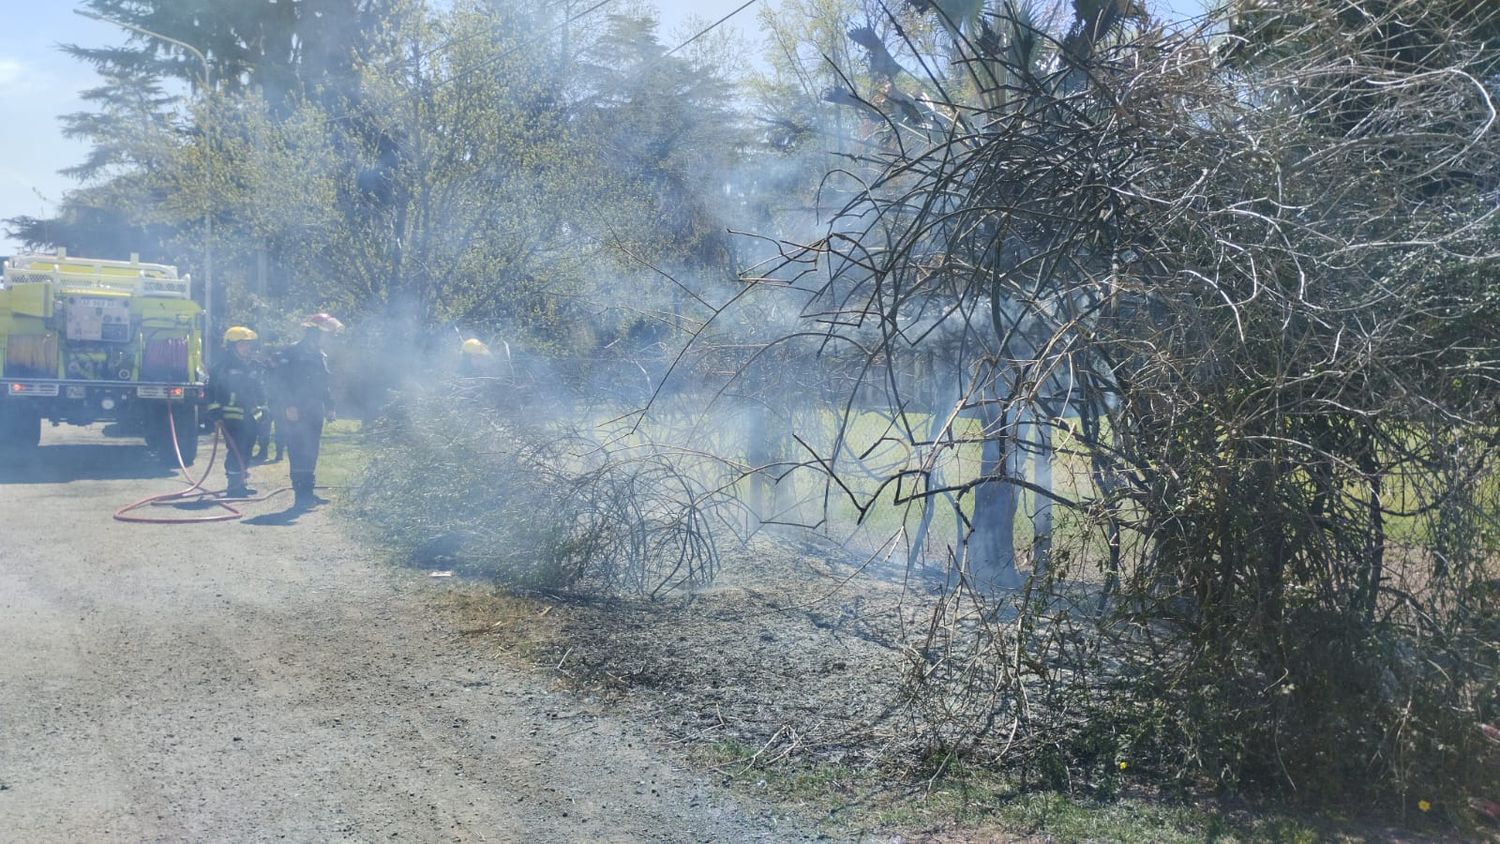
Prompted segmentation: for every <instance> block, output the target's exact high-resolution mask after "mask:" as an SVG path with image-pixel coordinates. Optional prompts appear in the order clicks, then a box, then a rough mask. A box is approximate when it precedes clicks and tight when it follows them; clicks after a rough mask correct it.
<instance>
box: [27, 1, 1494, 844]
mask: <svg viewBox="0 0 1500 844" xmlns="http://www.w3.org/2000/svg"><path fill="white" fill-rule="evenodd" d="M85 5H87V6H88V7H90V8H92V9H94V10H95V11H97V12H99V13H101V14H102V15H104V16H106V17H112V18H114V19H116V20H120V21H126V22H130V23H133V24H136V25H139V26H145V27H148V28H151V29H153V30H160V31H162V32H164V33H165V34H168V35H171V36H172V37H176V38H180V39H181V40H183V41H186V42H189V43H195V44H199V45H201V46H202V47H204V48H205V49H207V50H209V51H210V55H211V56H212V57H213V60H214V61H215V62H217V63H218V68H217V70H216V72H215V74H214V75H215V77H216V78H217V79H218V80H220V82H219V83H218V84H215V85H213V86H211V87H208V88H204V87H202V86H201V85H200V83H201V81H202V80H201V79H199V78H198V77H195V75H194V74H195V73H196V71H195V70H194V67H193V65H192V63H191V62H187V61H185V60H184V56H183V55H182V54H179V53H173V52H171V51H170V50H169V49H168V48H166V47H163V46H162V45H161V44H160V43H158V42H152V41H151V40H150V39H149V38H146V37H144V36H143V37H140V38H133V39H132V40H131V41H129V42H128V44H127V46H126V47H124V48H119V49H93V48H76V49H75V50H74V51H75V53H76V54H77V55H78V56H79V57H80V58H83V59H85V60H88V61H91V62H93V63H94V64H95V65H96V66H98V67H99V68H100V70H101V71H102V72H103V74H104V80H105V84H104V85H103V86H102V87H101V88H100V89H98V90H97V91H95V92H93V93H92V94H91V95H90V96H91V99H92V100H93V102H94V103H96V104H97V106H98V109H99V110H98V111H97V112H95V113H89V114H83V115H74V116H72V117H70V118H68V119H69V121H70V126H71V127H72V129H73V131H75V132H77V133H79V134H80V135H83V136H85V137H88V138H90V139H91V140H92V141H94V143H95V148H96V154H95V156H94V157H93V158H91V159H90V161H88V162H85V163H84V164H83V165H81V166H80V168H79V169H78V173H77V175H79V176H80V177H81V179H82V180H83V181H82V183H81V186H80V188H79V189H78V191H76V192H75V193H74V194H72V195H70V197H69V199H68V201H67V202H66V203H65V204H64V206H63V208H62V210H61V212H60V214H59V216H58V218H57V219H54V220H35V219H26V218H22V219H18V220H13V221H11V224H12V226H13V228H14V229H15V231H16V232H18V233H19V235H20V236H22V237H24V238H26V239H27V240H28V241H29V242H31V243H33V244H35V245H37V246H53V245H64V246H68V247H69V248H70V249H74V250H76V251H80V252H89V251H91V250H92V251H96V252H97V251H99V250H101V249H105V250H107V249H110V248H114V245H116V244H120V243H125V242H131V243H135V242H140V241H144V242H147V243H149V244H150V247H149V248H148V249H146V250H142V251H146V252H148V253H149V252H150V251H151V250H155V252H156V253H157V254H155V255H150V256H149V257H164V258H169V259H172V260H175V261H177V262H179V263H191V262H192V261H193V260H195V258H194V256H195V255H196V254H198V249H199V247H200V245H201V243H202V240H203V239H204V237H206V236H207V235H208V228H209V227H208V225H206V223H205V221H212V229H213V232H214V238H215V242H216V244H217V246H218V249H219V258H220V263H221V266H220V270H219V272H220V274H221V276H222V277H223V279H224V284H225V287H226V289H227V291H228V296H227V299H228V301H229V306H228V309H227V312H228V313H229V314H236V315H238V314H245V315H251V316H254V317H255V318H256V319H260V320H263V321H264V322H266V323H267V324H268V325H274V324H278V323H281V322H284V321H285V320H286V318H287V315H289V314H293V313H296V312H299V311H302V310H307V309H314V308H317V309H325V308H326V309H331V310H336V311H338V312H339V313H340V315H341V316H343V317H347V320H346V321H348V322H350V323H351V324H352V325H353V326H355V329H354V332H353V335H354V336H353V338H352V339H351V340H350V341H349V343H348V344H347V346H346V347H345V348H344V349H343V350H342V351H341V354H340V355H339V356H338V358H337V360H336V364H337V368H338V369H339V370H340V372H341V375H342V380H343V384H342V388H341V389H342V393H343V396H342V401H341V405H342V406H344V407H346V408H348V409H349V410H350V412H353V413H355V414H357V415H358V416H360V417H361V418H362V420H363V422H364V426H363V429H362V433H360V434H359V435H358V440H357V444H356V441H355V440H353V439H351V438H352V437H353V436H354V435H353V434H349V433H346V432H345V430H344V429H342V428H337V427H336V428H335V429H334V430H333V432H332V439H331V441H330V452H329V455H328V457H327V458H326V459H328V460H329V461H330V465H331V467H332V472H333V473H334V474H335V475H341V476H342V478H343V479H347V483H348V484H349V485H350V495H349V502H348V503H349V506H348V510H347V512H349V513H350V514H351V515H353V516H354V517H355V518H357V519H359V520H360V524H361V525H363V526H365V527H367V528H368V530H369V531H370V532H371V534H372V535H373V536H375V537H377V538H379V539H380V540H381V541H382V543H384V544H385V545H387V546H388V547H390V548H392V549H394V550H395V551H396V553H397V555H398V556H399V557H401V558H402V559H403V560H405V561H407V562H409V563H411V564H413V565H416V566H421V567H424V568H432V569H442V570H456V571H460V572H462V573H465V574H469V575H473V576H476V577H483V578H488V579H492V580H494V581H495V582H497V583H499V584H501V585H503V586H504V587H505V588H506V589H508V590H510V591H511V592H512V593H514V594H516V595H523V596H543V597H545V598H546V600H548V601H552V602H554V603H553V604H549V605H548V606H556V607H557V610H556V611H555V613H554V614H553V616H551V618H552V619H553V621H552V622H550V623H551V624H555V625H556V626H555V628H552V629H555V630H556V631H557V636H556V638H555V639H550V638H549V639H546V640H543V641H535V640H533V641H530V642H529V643H528V644H527V645H526V653H527V654H528V655H534V658H535V659H536V660H537V661H538V662H539V663H542V664H549V665H551V667H552V669H553V670H555V671H558V672H561V673H563V674H565V675H567V676H569V677H571V678H572V679H573V680H574V681H575V682H577V683H578V684H579V686H580V688H583V689H587V690H590V692H591V693H595V692H597V693H608V694H610V695H612V696H615V697H617V698H618V699H619V700H620V702H621V705H629V704H630V702H631V701H646V702H648V703H649V707H648V711H650V712H652V713H654V714H653V716H652V717H654V718H657V719H658V720H660V721H661V723H662V729H663V730H665V731H666V732H667V734H668V735H669V736H670V737H671V740H672V741H674V742H680V743H681V744H683V745H684V746H686V747H688V748H695V750H693V751H692V752H693V753H696V754H698V755H699V758H701V759H703V760H705V764H708V765H710V766H712V767H715V769H718V770H724V769H726V768H727V769H730V770H733V771H734V772H735V773H734V774H733V775H732V776H730V779H732V780H735V781H738V782H741V783H746V782H748V783H750V784H752V785H753V786H754V787H762V786H760V785H759V783H760V782H761V781H762V780H764V782H765V783H766V784H765V785H764V786H763V788H764V789H765V790H768V791H770V792H773V793H779V794H782V795H783V796H784V797H785V798H786V799H788V800H791V801H793V802H797V801H804V802H805V801H813V802H816V801H814V798H813V797H812V796H811V795H812V793H813V792H814V791H818V790H819V788H820V787H821V786H819V784H820V783H821V784H823V785H827V786H830V787H831V788H832V790H833V792H834V793H836V794H838V793H844V791H841V789H843V786H844V785H845V784H846V783H847V784H849V788H848V790H847V791H848V793H849V794H851V795H852V794H856V793H869V792H871V791H879V790H880V788H879V785H878V784H886V785H889V787H890V788H891V789H893V790H894V792H895V793H900V794H908V795H909V794H920V795H921V799H920V800H918V799H915V798H908V797H902V798H900V799H894V800H890V801H884V800H882V801H876V803H875V804H872V806H871V808H870V809H869V810H868V811H865V810H858V811H855V810H852V809H851V810H850V814H855V815H858V820H856V821H853V823H854V824H855V826H860V825H863V824H869V825H871V826H872V827H883V826H885V825H890V826H895V827H906V826H909V825H916V826H918V827H920V826H921V823H920V821H919V820H918V818H917V817H916V816H917V815H919V814H920V813H921V812H923V811H927V812H936V813H938V814H941V815H943V816H944V818H945V819H946V818H949V817H951V818H952V820H953V822H955V823H960V824H970V823H977V824H983V823H994V824H996V825H998V826H1000V827H1003V828H1005V829H1006V830H1010V831H1020V832H1023V833H1038V834H1047V835H1053V836H1056V837H1061V838H1078V839H1087V838H1091V837H1098V838H1120V839H1122V840H1131V839H1132V838H1135V839H1139V840H1148V839H1149V840H1159V839H1160V840H1167V839H1170V838H1171V837H1173V836H1178V837H1182V838H1188V837H1191V838H1195V839H1196V838H1216V837H1220V836H1221V835H1223V836H1228V837H1229V838H1231V839H1232V838H1235V837H1244V838H1261V837H1277V838H1288V839H1292V840H1296V839H1299V838H1306V837H1309V836H1314V837H1316V836H1321V835H1323V834H1324V833H1325V832H1326V831H1327V830H1326V827H1323V826H1319V825H1316V824H1314V825H1307V826H1304V825H1303V823H1302V822H1300V821H1295V820H1281V819H1278V818H1279V816H1276V815H1274V814H1271V813H1268V812H1266V811H1264V810H1263V809H1262V810H1260V811H1257V812H1253V813H1251V815H1249V816H1245V817H1241V816H1239V815H1237V814H1235V813H1234V812H1229V813H1227V814H1226V813H1223V812H1221V811H1220V810H1219V809H1217V808H1204V807H1207V806H1213V805H1222V803H1221V802H1219V801H1235V800H1241V801H1246V804H1247V805H1254V806H1261V807H1265V806H1278V807H1287V808H1289V809H1290V808H1295V809H1296V810H1297V811H1307V812H1311V813H1317V812H1329V811H1334V812H1342V813H1344V815H1343V817H1348V818H1350V819H1351V821H1350V825H1352V826H1354V827H1356V828H1362V827H1361V824H1360V823H1359V822H1358V819H1359V818H1365V817H1369V818H1379V819H1381V820H1380V822H1381V823H1385V822H1387V821H1389V822H1391V823H1397V824H1411V825H1415V826H1418V827H1421V828H1422V829H1427V830H1433V829H1436V830H1439V831H1440V832H1444V833H1451V834H1463V833H1469V834H1473V833H1478V832H1479V831H1481V830H1490V831H1493V824H1496V823H1500V805H1497V804H1496V803H1495V802H1492V801H1496V800H1500V794H1497V793H1495V792H1496V789H1495V785H1494V784H1495V783H1496V782H1500V729H1497V728H1496V726H1495V725H1496V724H1497V722H1500V556H1497V555H1500V520H1497V517H1500V497H1497V492H1500V478H1497V475H1496V466H1495V461H1496V449H1497V446H1500V440H1497V438H1496V435H1495V432H1496V431H1497V430H1500V416H1497V412H1500V392H1497V390H1496V385H1497V384H1500V335H1497V333H1496V332H1497V329H1496V326H1497V325H1500V312H1497V305H1500V285H1497V271H1500V256H1497V255H1496V253H1495V251H1494V243H1495V242H1496V236H1497V235H1500V224H1497V216H1496V211H1497V196H1500V176H1497V174H1500V166H1497V165H1500V120H1497V114H1500V110H1497V108H1496V103H1497V93H1500V88H1497V85H1500V8H1496V7H1493V6H1492V5H1490V4H1475V3H1470V2H1463V1H1462V0H1422V1H1419V0H1287V2H1278V3H1256V2H1250V1H1249V0H1234V2H1226V3H1223V4H1219V5H1216V6H1214V7H1213V8H1211V9H1210V10H1208V11H1207V12H1206V13H1205V14H1204V15H1203V16H1201V17H1199V18H1196V19H1192V20H1186V21H1164V20H1160V19H1157V18H1156V17H1153V15H1152V14H1151V13H1150V11H1149V10H1148V9H1147V8H1145V7H1144V6H1143V5H1142V4H1139V3H1136V2H1132V0H1073V2H1066V3H1057V4H1050V3H1043V2H1023V0H995V2H982V1H981V0H974V2H917V1H916V0H912V2H903V3H895V2H881V0H817V2H812V0H786V2H783V3H782V4H780V5H779V6H777V7H775V8H771V7H766V8H762V9H759V10H758V14H759V24H760V29H761V31H763V32H764V33H765V35H766V43H765V44H764V45H763V47H764V54H763V65H762V67H761V68H760V69H759V70H757V71H755V72H753V73H752V72H747V71H745V70H744V69H743V67H742V66H741V65H737V64H736V63H735V62H734V57H735V55H736V54H737V52H738V51H740V50H742V48H743V45H735V44H732V43H730V42H728V41H727V40H725V36H724V32H725V30H723V29H722V28H716V27H714V26H711V25H709V24H710V23H711V22H705V23H704V25H703V26H702V27H696V28H692V30H691V31H689V32H685V33H681V34H672V35H671V36H666V35H663V34H662V33H661V32H659V31H658V28H657V26H656V24H655V23H654V21H653V20H652V18H651V17H650V16H649V14H647V13H646V12H645V10H644V9H642V8H640V7H636V6H634V5H631V4H629V3H626V2H623V0H622V2H620V3H618V4H609V3H605V4H598V5H594V4H588V5H585V4H580V3H571V4H570V3H564V4H544V3H532V2H527V0H493V1H492V2H491V1H490V0H459V2H455V3H452V4H447V5H444V6H443V7H442V8H432V7H429V6H427V5H426V4H423V3H420V2H405V0H343V2H341V3H335V4H334V5H336V6H338V7H339V13H338V14H337V15H329V14H327V13H324V14H314V13H312V12H311V11H310V10H309V5H308V4H298V3H290V4H288V3H266V4H264V5H263V6H261V5H257V4H243V3H240V2H233V3H231V0H215V2H213V3H209V4H208V5H207V7H205V8H207V9H208V10H209V11H207V12H205V11H204V10H198V11H192V12H191V13H189V10H188V9H187V6H186V5H185V4H183V3H181V2H174V0H150V2H141V0H131V2H126V0H88V2H87V3H86V4H85ZM198 5H202V4H198ZM231 5H233V7H234V9H235V10H236V11H235V13H234V14H231V13H230V7H231ZM606 7H608V8H606ZM195 8H196V7H195ZM258 15H259V16H260V17H257V16H258ZM242 16H248V19H253V20H255V21H257V23H256V24H255V26H256V27H258V28H256V29H254V31H255V32H258V33H260V34H259V35H257V36H256V37H255V38H251V37H249V36H247V35H246V33H247V32H249V31H251V30H250V29H246V28H245V26H244V25H242V24H241V23H240V21H241V20H242ZM278 44H279V45H281V46H282V47H286V45H307V44H318V45H320V49H318V50H309V49H280V48H276V47H275V45H278ZM184 85H186V86H188V90H187V92H186V93H185V94H183V95H181V96H179V95H176V94H173V93H168V92H169V91H179V90H181V89H182V87H183V86H184ZM131 249H132V250H137V247H135V246H132V247H131ZM471 336H479V337H481V338H482V339H484V340H486V341H488V342H489V348H490V352H491V354H490V356H488V357H486V358H484V359H483V360H482V362H480V363H478V364H474V365H471V366H467V367H465V368H464V369H463V371H462V372H460V366H459V355H458V348H459V342H460V341H461V340H462V339H464V338H467V337H471ZM473 363H474V362H472V361H471V364H473ZM366 460H368V463H367V464H365V462H364V461H366ZM340 482H341V483H342V482H344V481H342V480H341V481H340ZM498 606H499V607H500V609H505V608H507V607H509V608H514V606H515V604H514V603H511V602H509V601H501V602H500V604H499V605H498ZM497 611H498V610H497ZM506 611H507V612H508V611H509V610H506ZM543 611H544V608H541V609H537V611H536V612H537V614H538V617H540V613H541V612H543ZM501 621H503V619H501ZM500 627H501V628H502V629H503V628H504V627H505V625H504V624H501V625H500ZM496 635H502V634H496ZM822 790H823V791H825V792H826V791H828V790H829V789H828V788H823V789H822ZM861 799H862V798H861ZM851 800H852V801H854V802H856V803H857V802H858V801H857V800H854V798H852V797H851ZM818 805H820V806H823V807H825V808H824V809H823V810H824V811H827V812H829V813H831V814H837V815H842V814H845V813H844V811H843V810H842V809H840V808H839V807H838V806H837V805H830V804H818ZM851 805H853V803H851ZM1181 807H1185V808H1181ZM946 822H947V821H946V820H945V823H946ZM1137 822H1139V823H1137ZM1334 826H1338V824H1337V823H1336V822H1335V823H1334ZM1230 827H1233V831H1232V832H1231V831H1228V830H1229V828H1230Z"/></svg>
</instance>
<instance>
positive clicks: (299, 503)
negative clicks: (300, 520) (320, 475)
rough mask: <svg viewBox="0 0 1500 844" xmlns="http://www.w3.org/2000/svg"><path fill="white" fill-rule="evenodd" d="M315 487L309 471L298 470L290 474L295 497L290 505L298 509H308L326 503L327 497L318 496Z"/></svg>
mask: <svg viewBox="0 0 1500 844" xmlns="http://www.w3.org/2000/svg"><path fill="white" fill-rule="evenodd" d="M316 488H317V485H316V483H315V482H314V480H313V475H312V473H311V472H298V473H297V474H295V475H293V476H292V492H293V493H295V494H296V499H295V500H294V501H293V502H292V506H293V507H296V508H298V509H299V510H309V509H312V508H313V507H316V506H318V505H319V504H327V503H328V499H326V498H320V497H319V496H318V494H317V493H316V492H314V490H315V489H316Z"/></svg>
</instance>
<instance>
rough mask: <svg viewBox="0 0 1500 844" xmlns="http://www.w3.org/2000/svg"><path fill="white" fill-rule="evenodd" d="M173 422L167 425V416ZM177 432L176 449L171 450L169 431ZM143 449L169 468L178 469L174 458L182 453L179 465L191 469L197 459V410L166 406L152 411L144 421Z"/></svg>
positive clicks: (180, 406)
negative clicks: (144, 443) (153, 453)
mask: <svg viewBox="0 0 1500 844" xmlns="http://www.w3.org/2000/svg"><path fill="white" fill-rule="evenodd" d="M168 414H171V416H172V419H171V421H170V422H168V419H167V416H168ZM174 424H175V426H176V430H177V448H176V449H174V448H172V430H173V427H172V426H173V425H174ZM146 447H147V448H149V449H151V450H152V451H154V452H156V456H157V459H159V460H161V462H162V464H163V465H165V466H168V467H170V468H173V469H176V468H177V454H178V452H179V451H180V452H181V453H182V465H184V466H191V465H193V461H195V460H197V459H198V408H196V407H193V406H192V405H186V406H184V405H166V404H163V405H161V406H159V407H154V408H151V410H150V413H149V414H148V415H147V417H146Z"/></svg>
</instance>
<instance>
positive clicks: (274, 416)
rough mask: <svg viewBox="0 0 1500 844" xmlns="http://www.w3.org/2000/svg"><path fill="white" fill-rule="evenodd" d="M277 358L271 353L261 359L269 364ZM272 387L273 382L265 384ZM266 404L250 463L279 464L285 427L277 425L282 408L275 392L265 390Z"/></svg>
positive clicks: (283, 453)
mask: <svg viewBox="0 0 1500 844" xmlns="http://www.w3.org/2000/svg"><path fill="white" fill-rule="evenodd" d="M278 357H279V354H278V353H274V352H273V353H272V354H269V355H263V357H262V359H263V360H266V361H268V362H269V361H275V360H277V359H278ZM268 381H269V379H268ZM274 386H275V384H274V382H270V383H268V384H267V387H274ZM266 404H267V406H268V407H269V408H270V412H269V413H267V414H265V416H264V417H263V418H262V419H261V420H260V425H259V426H258V429H257V431H256V434H255V453H254V454H252V455H251V456H250V461H251V462H252V463H280V462H281V460H282V457H283V456H284V455H285V454H286V426H285V425H284V424H283V425H279V424H277V420H279V419H280V418H281V411H282V408H281V402H280V401H278V400H277V391H276V390H274V389H267V390H266ZM273 444H274V445H275V446H276V456H275V457H272V456H271V446H272V445H273Z"/></svg>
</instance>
